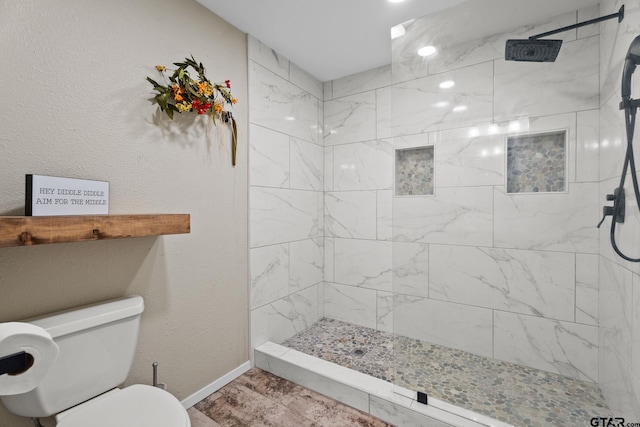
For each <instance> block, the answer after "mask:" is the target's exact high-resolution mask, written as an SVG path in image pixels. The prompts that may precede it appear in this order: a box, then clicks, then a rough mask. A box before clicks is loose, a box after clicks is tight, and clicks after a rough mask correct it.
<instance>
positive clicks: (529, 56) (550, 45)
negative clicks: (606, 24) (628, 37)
mask: <svg viewBox="0 0 640 427" xmlns="http://www.w3.org/2000/svg"><path fill="white" fill-rule="evenodd" d="M613 18H618V22H621V21H622V19H623V18H624V5H622V7H620V9H619V10H618V12H617V13H612V14H611V15H607V16H602V17H600V18H595V19H590V20H588V21H584V22H579V23H577V24H573V25H569V26H567V27H562V28H558V29H557V30H553V31H547V32H546V33H542V34H538V35H535V36H531V37H529V38H528V39H525V40H507V44H506V46H505V49H504V59H506V60H507V61H527V62H553V61H555V60H556V58H557V57H558V52H560V47H561V46H562V40H548V39H542V37H546V36H550V35H552V34H558V33H562V32H565V31H569V30H573V29H574V28H580V27H584V26H585V25H591V24H596V23H598V22H602V21H606V20H607V19H613Z"/></svg>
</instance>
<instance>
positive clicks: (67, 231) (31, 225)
mask: <svg viewBox="0 0 640 427" xmlns="http://www.w3.org/2000/svg"><path fill="white" fill-rule="evenodd" d="M190 231H191V216H190V215H189V214H142V215H69V216H0V247H12V246H31V245H43V244H49V243H68V242H87V241H93V240H107V239H121V238H129V237H145V236H158V235H163V234H187V233H189V232H190Z"/></svg>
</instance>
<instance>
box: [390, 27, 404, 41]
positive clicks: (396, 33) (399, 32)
mask: <svg viewBox="0 0 640 427" xmlns="http://www.w3.org/2000/svg"><path fill="white" fill-rule="evenodd" d="M406 32H407V30H405V29H404V25H402V24H399V25H396V26H395V27H391V40H393V39H397V38H398V37H402V36H404V35H405V33H406Z"/></svg>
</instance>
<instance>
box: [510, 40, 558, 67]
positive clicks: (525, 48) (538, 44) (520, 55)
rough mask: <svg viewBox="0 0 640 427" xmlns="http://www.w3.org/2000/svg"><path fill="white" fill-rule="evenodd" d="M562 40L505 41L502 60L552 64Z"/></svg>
mask: <svg viewBox="0 0 640 427" xmlns="http://www.w3.org/2000/svg"><path fill="white" fill-rule="evenodd" d="M561 46H562V40H540V39H525V40H507V45H506V47H505V50H504V59H506V60H507V61H528V62H553V61H555V60H556V58H557V57H558V53H559V52H560V47H561Z"/></svg>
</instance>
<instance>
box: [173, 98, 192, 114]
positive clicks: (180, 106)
mask: <svg viewBox="0 0 640 427" xmlns="http://www.w3.org/2000/svg"><path fill="white" fill-rule="evenodd" d="M176 108H178V111H180V112H181V113H184V112H185V111H191V103H189V104H187V102H186V101H185V102H181V103H180V104H176Z"/></svg>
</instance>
